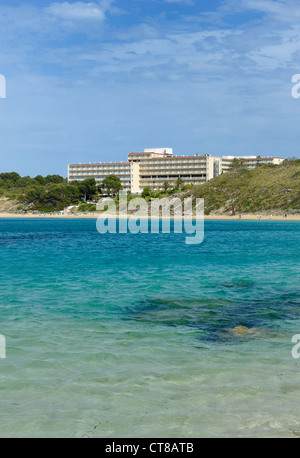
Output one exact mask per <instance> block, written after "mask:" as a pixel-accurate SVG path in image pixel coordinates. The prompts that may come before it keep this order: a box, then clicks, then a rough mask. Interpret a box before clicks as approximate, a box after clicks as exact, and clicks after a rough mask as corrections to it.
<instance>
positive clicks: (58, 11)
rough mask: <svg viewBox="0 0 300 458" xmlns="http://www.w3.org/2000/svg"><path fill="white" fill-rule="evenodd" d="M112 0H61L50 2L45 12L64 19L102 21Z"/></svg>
mask: <svg viewBox="0 0 300 458" xmlns="http://www.w3.org/2000/svg"><path fill="white" fill-rule="evenodd" d="M111 3H112V1H110V0H106V1H102V2H100V3H94V2H92V3H83V2H75V3H69V2H63V3H57V2H56V3H52V4H51V5H50V6H49V7H48V8H47V10H46V11H47V12H48V13H50V14H51V15H53V16H56V17H58V18H61V19H66V20H73V21H76V20H96V21H104V19H105V13H106V11H107V10H108V9H109V7H110V5H111Z"/></svg>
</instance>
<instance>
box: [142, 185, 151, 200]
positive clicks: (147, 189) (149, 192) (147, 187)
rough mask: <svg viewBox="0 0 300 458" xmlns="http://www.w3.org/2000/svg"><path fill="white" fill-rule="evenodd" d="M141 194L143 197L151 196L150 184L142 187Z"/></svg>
mask: <svg viewBox="0 0 300 458" xmlns="http://www.w3.org/2000/svg"><path fill="white" fill-rule="evenodd" d="M141 196H142V197H144V198H145V197H150V196H152V189H151V188H150V186H146V187H145V188H144V189H143V192H142V194H141Z"/></svg>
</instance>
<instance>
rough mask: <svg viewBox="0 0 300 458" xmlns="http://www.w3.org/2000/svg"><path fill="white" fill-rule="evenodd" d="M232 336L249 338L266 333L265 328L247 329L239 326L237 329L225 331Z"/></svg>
mask: <svg viewBox="0 0 300 458" xmlns="http://www.w3.org/2000/svg"><path fill="white" fill-rule="evenodd" d="M225 331H226V332H229V333H231V334H234V335H236V336H247V335H251V334H261V333H262V332H264V331H266V330H265V329H263V328H247V326H243V325H241V324H240V325H238V326H236V327H235V328H228V329H226V330H225Z"/></svg>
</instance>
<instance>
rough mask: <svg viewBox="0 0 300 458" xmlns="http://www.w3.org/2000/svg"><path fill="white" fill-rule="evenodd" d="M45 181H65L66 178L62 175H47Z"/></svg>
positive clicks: (46, 182) (47, 182)
mask: <svg viewBox="0 0 300 458" xmlns="http://www.w3.org/2000/svg"><path fill="white" fill-rule="evenodd" d="M44 180H45V182H44V184H49V183H57V184H58V183H63V182H64V181H65V179H64V178H63V177H61V176H60V175H47V176H46V177H45V179H44Z"/></svg>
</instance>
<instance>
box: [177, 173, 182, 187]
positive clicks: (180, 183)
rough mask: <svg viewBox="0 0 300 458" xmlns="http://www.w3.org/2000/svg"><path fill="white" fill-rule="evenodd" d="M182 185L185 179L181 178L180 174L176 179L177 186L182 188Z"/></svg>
mask: <svg viewBox="0 0 300 458" xmlns="http://www.w3.org/2000/svg"><path fill="white" fill-rule="evenodd" d="M182 185H183V179H182V178H181V176H179V177H178V178H177V180H176V187H177V188H178V189H181V187H182Z"/></svg>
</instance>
